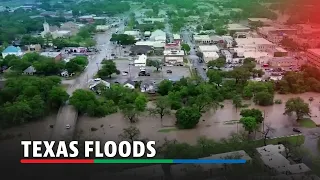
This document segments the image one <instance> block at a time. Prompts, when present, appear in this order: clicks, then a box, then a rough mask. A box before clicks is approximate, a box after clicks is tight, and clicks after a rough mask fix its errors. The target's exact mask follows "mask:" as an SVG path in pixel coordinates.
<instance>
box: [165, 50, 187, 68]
mask: <svg viewBox="0 0 320 180" xmlns="http://www.w3.org/2000/svg"><path fill="white" fill-rule="evenodd" d="M163 55H164V62H165V63H168V64H173V65H177V64H182V63H183V58H184V51H183V50H170V49H169V50H164V51H163Z"/></svg>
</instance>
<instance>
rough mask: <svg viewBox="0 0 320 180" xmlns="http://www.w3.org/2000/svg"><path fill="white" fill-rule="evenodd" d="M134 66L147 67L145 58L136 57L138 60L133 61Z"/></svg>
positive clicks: (144, 56)
mask: <svg viewBox="0 0 320 180" xmlns="http://www.w3.org/2000/svg"><path fill="white" fill-rule="evenodd" d="M134 65H135V66H146V65H147V56H146V55H144V54H142V55H140V56H138V59H136V60H134Z"/></svg>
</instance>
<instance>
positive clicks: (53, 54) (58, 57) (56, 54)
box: [40, 52, 62, 61]
mask: <svg viewBox="0 0 320 180" xmlns="http://www.w3.org/2000/svg"><path fill="white" fill-rule="evenodd" d="M40 55H41V56H45V57H49V58H53V59H55V60H56V61H59V60H61V59H62V54H61V52H42V53H40Z"/></svg>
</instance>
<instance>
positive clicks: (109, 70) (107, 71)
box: [98, 60, 120, 78]
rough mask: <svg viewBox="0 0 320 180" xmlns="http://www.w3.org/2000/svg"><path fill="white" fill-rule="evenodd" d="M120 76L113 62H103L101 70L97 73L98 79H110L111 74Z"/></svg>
mask: <svg viewBox="0 0 320 180" xmlns="http://www.w3.org/2000/svg"><path fill="white" fill-rule="evenodd" d="M114 73H115V74H120V71H119V70H118V69H117V66H116V63H115V62H114V61H110V60H105V61H103V66H102V68H101V69H100V70H99V71H98V76H99V77H101V78H102V77H109V78H111V75H112V74H114Z"/></svg>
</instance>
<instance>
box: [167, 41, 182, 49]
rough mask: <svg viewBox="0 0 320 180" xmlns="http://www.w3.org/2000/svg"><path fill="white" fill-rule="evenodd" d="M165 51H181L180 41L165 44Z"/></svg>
mask: <svg viewBox="0 0 320 180" xmlns="http://www.w3.org/2000/svg"><path fill="white" fill-rule="evenodd" d="M164 49H165V50H181V44H180V41H175V42H172V43H166V45H165V47H164Z"/></svg>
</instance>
